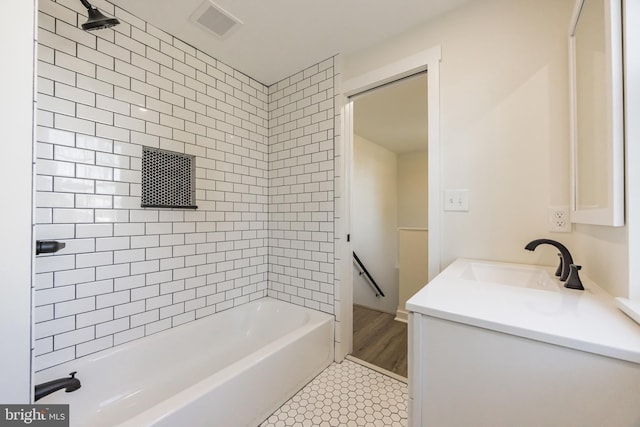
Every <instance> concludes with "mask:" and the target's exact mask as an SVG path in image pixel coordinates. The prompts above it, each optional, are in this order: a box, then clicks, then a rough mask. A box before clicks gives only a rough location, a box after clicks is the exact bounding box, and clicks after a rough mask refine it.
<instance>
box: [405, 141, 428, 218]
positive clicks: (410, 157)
mask: <svg viewBox="0 0 640 427" xmlns="http://www.w3.org/2000/svg"><path fill="white" fill-rule="evenodd" d="M428 177H429V175H428V158H427V153H426V152H424V153H405V154H400V155H398V227H422V228H427V220H428V218H429V217H428V212H429V200H428V195H429V194H428V191H427V190H428V188H427V184H428Z"/></svg>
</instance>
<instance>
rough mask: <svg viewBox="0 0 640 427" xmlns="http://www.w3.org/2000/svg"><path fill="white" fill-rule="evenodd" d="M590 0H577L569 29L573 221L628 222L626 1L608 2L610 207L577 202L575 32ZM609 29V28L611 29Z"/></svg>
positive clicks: (598, 223) (583, 222) (605, 10)
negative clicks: (623, 40) (624, 48)
mask: <svg viewBox="0 0 640 427" xmlns="http://www.w3.org/2000/svg"><path fill="white" fill-rule="evenodd" d="M586 1H588V0H577V1H576V5H575V8H574V11H573V17H572V20H571V26H570V29H569V70H570V96H571V98H570V107H571V116H570V117H571V122H570V123H571V126H570V129H571V203H570V208H571V222H573V223H580V224H594V225H608V226H614V227H620V226H623V225H624V119H623V114H624V104H623V103H624V100H623V99H624V98H623V62H622V2H621V0H603V1H604V10H603V12H604V17H603V19H604V24H605V34H604V37H605V67H607V70H606V77H607V81H606V82H605V92H606V93H605V97H606V99H605V102H606V104H607V105H606V107H605V110H606V114H607V117H606V118H605V119H606V121H607V123H608V126H607V127H608V129H607V131H606V133H607V135H606V139H605V141H603V142H604V143H606V144H607V159H606V162H607V168H608V171H607V172H608V180H609V182H608V185H607V190H608V194H607V198H608V200H607V206H606V207H604V208H596V209H581V208H580V207H579V206H578V205H577V184H578V182H577V179H578V176H577V171H578V167H579V165H578V142H579V141H578V132H577V108H576V106H577V104H576V102H577V101H576V96H577V93H576V90H577V89H576V83H577V81H576V50H575V34H576V30H577V27H578V23H579V19H580V13H581V11H582V8H583V6H584V3H585V2H586ZM607 30H608V31H607Z"/></svg>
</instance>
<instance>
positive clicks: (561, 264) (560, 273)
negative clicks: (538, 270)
mask: <svg viewBox="0 0 640 427" xmlns="http://www.w3.org/2000/svg"><path fill="white" fill-rule="evenodd" d="M558 258H560V264H558V268H556V276H557V277H560V276H562V268H563V267H564V259H563V258H562V254H561V253H560V252H558Z"/></svg>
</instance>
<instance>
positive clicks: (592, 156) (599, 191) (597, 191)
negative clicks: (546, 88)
mask: <svg viewBox="0 0 640 427" xmlns="http://www.w3.org/2000/svg"><path fill="white" fill-rule="evenodd" d="M621 9H622V5H621V0H578V1H577V3H576V7H575V10H574V14H573V19H572V21H571V27H570V33H569V51H570V71H571V82H570V83H571V84H570V87H571V158H572V159H571V160H572V161H571V166H572V167H571V178H572V179H571V190H572V191H571V222H574V223H582V224H596V225H609V226H622V225H624V127H623V88H622V81H623V80H622V12H621Z"/></svg>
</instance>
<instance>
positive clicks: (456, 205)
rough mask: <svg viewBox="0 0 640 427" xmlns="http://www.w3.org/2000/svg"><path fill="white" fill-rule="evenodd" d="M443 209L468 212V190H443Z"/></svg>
mask: <svg viewBox="0 0 640 427" xmlns="http://www.w3.org/2000/svg"><path fill="white" fill-rule="evenodd" d="M444 210H445V211H448V212H468V211H469V190H444Z"/></svg>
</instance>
